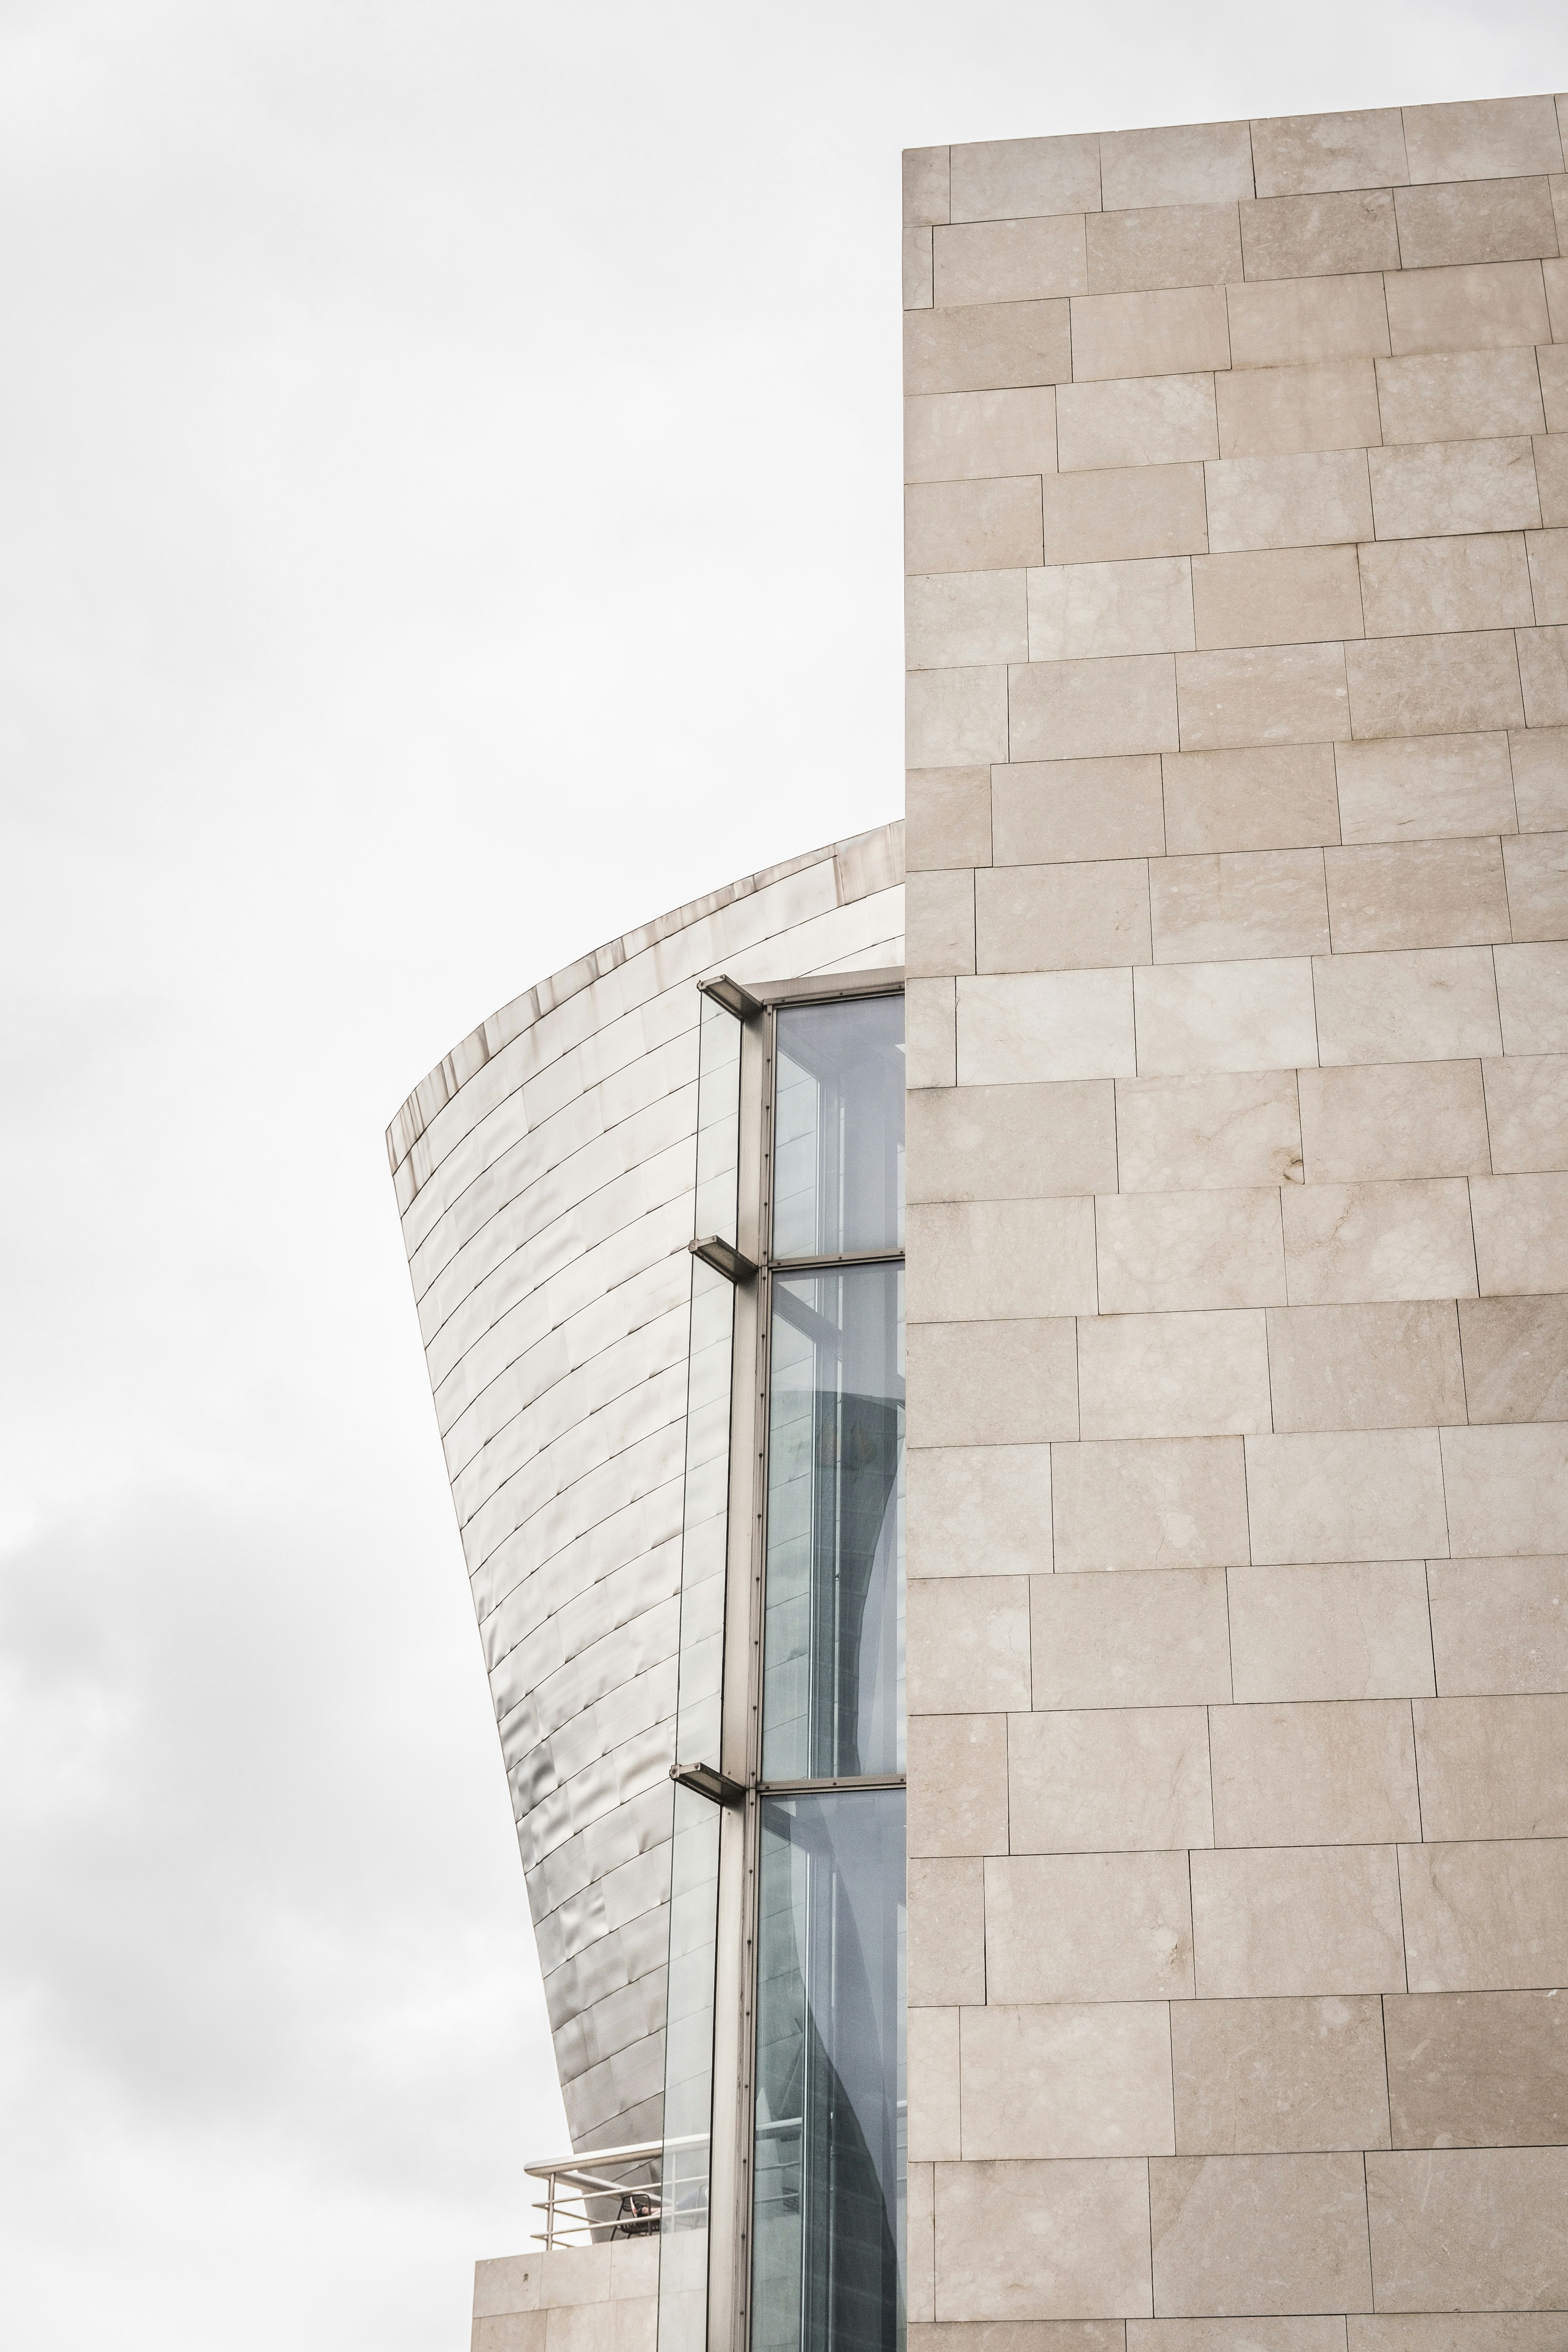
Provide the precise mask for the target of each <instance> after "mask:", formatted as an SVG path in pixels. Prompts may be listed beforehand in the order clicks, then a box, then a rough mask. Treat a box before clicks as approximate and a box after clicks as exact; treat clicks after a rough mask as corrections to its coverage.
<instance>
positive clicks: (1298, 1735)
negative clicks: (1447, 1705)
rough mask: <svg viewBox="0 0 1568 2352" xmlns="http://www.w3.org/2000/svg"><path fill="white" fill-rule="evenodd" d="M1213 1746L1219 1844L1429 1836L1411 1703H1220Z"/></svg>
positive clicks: (1337, 1842) (1300, 1843)
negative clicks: (1423, 1812) (1422, 1806)
mask: <svg viewBox="0 0 1568 2352" xmlns="http://www.w3.org/2000/svg"><path fill="white" fill-rule="evenodd" d="M1484 1703H1485V1702H1483V1704H1484ZM1209 1751H1210V1758H1211V1769H1212V1772H1213V1780H1214V1824H1215V1835H1214V1842H1215V1845H1216V1846H1269V1847H1273V1846H1322V1845H1376V1844H1379V1843H1383V1844H1393V1843H1397V1841H1398V1840H1399V1839H1401V1838H1415V1837H1418V1836H1419V1835H1420V1833H1421V1819H1422V1816H1421V1810H1420V1806H1419V1804H1418V1802H1417V1798H1416V1788H1415V1747H1414V1744H1413V1742H1412V1739H1411V1736H1410V1707H1409V1704H1408V1702H1407V1701H1405V1699H1338V1700H1331V1701H1321V1702H1315V1701H1290V1702H1278V1701H1276V1702H1265V1703H1262V1704H1259V1705H1257V1706H1226V1707H1215V1709H1214V1711H1213V1713H1212V1715H1211V1717H1210V1719H1209Z"/></svg>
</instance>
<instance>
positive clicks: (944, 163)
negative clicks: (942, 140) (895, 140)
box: [903, 147, 950, 228]
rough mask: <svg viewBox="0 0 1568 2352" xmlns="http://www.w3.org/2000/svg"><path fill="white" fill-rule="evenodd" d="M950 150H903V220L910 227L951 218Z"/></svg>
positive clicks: (935, 148)
mask: <svg viewBox="0 0 1568 2352" xmlns="http://www.w3.org/2000/svg"><path fill="white" fill-rule="evenodd" d="M947 159H948V150H947V149H946V148H945V147H906V148H905V150H904V158H903V162H904V219H905V222H906V223H907V224H910V225H911V226H914V225H919V224H923V225H924V226H926V227H928V228H929V227H930V226H931V223H932V221H944V220H946V219H947V217H948V205H949V201H950V199H949V194H948V160H947Z"/></svg>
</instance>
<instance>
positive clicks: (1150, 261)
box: [1088, 204, 1555, 294]
mask: <svg viewBox="0 0 1568 2352" xmlns="http://www.w3.org/2000/svg"><path fill="white" fill-rule="evenodd" d="M1088 231H1089V235H1088V247H1089V289H1088V290H1089V293H1091V294H1132V293H1142V292H1152V291H1153V290H1155V289H1161V288H1169V287H1179V286H1224V285H1225V284H1226V283H1227V282H1228V281H1229V280H1231V279H1233V278H1240V276H1241V236H1240V232H1239V230H1238V228H1237V208H1236V206H1235V205H1234V204H1229V205H1155V206H1153V207H1152V209H1151V210H1148V211H1129V212H1113V213H1101V214H1100V215H1097V216H1096V217H1095V218H1094V219H1093V220H1091V221H1090V222H1089V224H1088ZM1554 249H1555V248H1554Z"/></svg>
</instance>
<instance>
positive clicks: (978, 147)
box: [942, 133, 1100, 221]
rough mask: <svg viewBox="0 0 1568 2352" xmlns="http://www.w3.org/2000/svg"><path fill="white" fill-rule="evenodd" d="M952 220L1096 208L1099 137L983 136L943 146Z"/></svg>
mask: <svg viewBox="0 0 1568 2352" xmlns="http://www.w3.org/2000/svg"><path fill="white" fill-rule="evenodd" d="M946 152H949V153H950V155H951V158H952V161H951V164H950V167H949V168H950V172H951V175H952V195H951V204H952V211H951V214H948V213H944V214H943V215H942V218H943V219H948V218H952V220H955V221H977V220H1021V219H1027V218H1029V217H1031V216H1033V215H1037V214H1041V213H1087V212H1098V211H1099V209H1100V142H1099V140H1098V139H1097V138H1095V137H1094V136H1093V134H1092V133H1090V134H1089V136H1087V137H1086V136H1083V135H1081V134H1080V135H1078V136H1072V137H1068V138H1065V139H984V140H979V141H976V142H973V144H970V145H966V146H961V147H954V148H952V149H951V150H948V151H946Z"/></svg>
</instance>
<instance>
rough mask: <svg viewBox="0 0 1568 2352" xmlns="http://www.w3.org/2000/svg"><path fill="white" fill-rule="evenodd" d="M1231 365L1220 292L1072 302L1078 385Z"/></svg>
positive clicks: (1193, 290) (1197, 289)
mask: <svg viewBox="0 0 1568 2352" xmlns="http://www.w3.org/2000/svg"><path fill="white" fill-rule="evenodd" d="M1543 340H1544V338H1543ZM1230 363H1231V349H1230V336H1229V332H1228V329H1227V325H1226V296H1225V289H1224V288H1223V287H1220V286H1193V287H1185V288H1182V289H1175V290H1160V291H1156V292H1152V293H1144V294H1083V295H1075V296H1074V297H1073V301H1072V373H1073V381H1074V382H1075V383H1101V382H1104V381H1105V380H1106V379H1107V378H1108V377H1110V376H1134V375H1145V376H1149V375H1193V374H1196V373H1201V372H1204V371H1206V370H1209V369H1212V368H1226V367H1229V365H1230Z"/></svg>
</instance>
